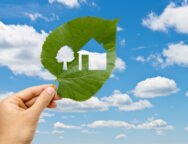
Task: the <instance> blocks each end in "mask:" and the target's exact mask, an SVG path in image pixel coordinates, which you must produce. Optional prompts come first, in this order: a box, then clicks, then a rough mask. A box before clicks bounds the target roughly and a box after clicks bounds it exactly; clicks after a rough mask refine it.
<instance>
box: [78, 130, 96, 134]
mask: <svg viewBox="0 0 188 144" xmlns="http://www.w3.org/2000/svg"><path fill="white" fill-rule="evenodd" d="M81 132H82V133H86V134H96V132H95V131H89V130H87V129H83V130H81Z"/></svg>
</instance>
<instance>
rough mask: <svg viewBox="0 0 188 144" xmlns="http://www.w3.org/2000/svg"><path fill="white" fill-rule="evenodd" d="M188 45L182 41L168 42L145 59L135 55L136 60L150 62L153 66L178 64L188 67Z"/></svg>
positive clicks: (162, 66) (163, 66)
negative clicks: (164, 46)
mask: <svg viewBox="0 0 188 144" xmlns="http://www.w3.org/2000/svg"><path fill="white" fill-rule="evenodd" d="M187 55H188V45H187V44H184V42H182V41H181V42H179V43H170V44H168V48H166V49H163V52H161V53H160V54H159V53H155V54H150V55H149V56H148V57H147V58H146V59H144V57H142V56H138V57H137V59H136V60H137V61H140V62H142V63H144V62H151V63H152V65H153V66H154V67H158V66H159V67H161V68H165V67H167V66H172V65H175V64H176V65H178V66H183V67H188V57H187Z"/></svg>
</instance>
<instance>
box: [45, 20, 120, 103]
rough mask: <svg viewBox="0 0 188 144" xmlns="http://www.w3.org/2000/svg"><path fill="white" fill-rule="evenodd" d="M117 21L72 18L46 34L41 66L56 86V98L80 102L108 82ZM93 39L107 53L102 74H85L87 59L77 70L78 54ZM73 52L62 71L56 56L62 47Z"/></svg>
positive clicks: (114, 49) (112, 64)
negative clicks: (55, 82)
mask: <svg viewBox="0 0 188 144" xmlns="http://www.w3.org/2000/svg"><path fill="white" fill-rule="evenodd" d="M118 21H119V19H116V20H105V19H102V18H97V17H83V18H76V19H74V20H72V21H69V22H67V23H65V24H63V25H61V26H60V27H58V28H57V29H55V30H54V31H53V32H51V33H50V34H49V36H48V37H47V38H46V41H45V42H44V44H43V47H42V53H41V62H42V64H43V66H44V68H46V69H47V70H48V71H49V72H50V73H52V74H53V75H55V76H56V77H57V80H58V82H59V86H58V90H57V93H58V95H59V96H60V97H63V98H71V99H73V100H76V101H84V100H87V99H89V98H90V97H91V96H93V95H95V94H96V93H97V91H99V89H100V88H101V87H102V86H103V84H104V83H105V81H106V80H107V79H108V78H109V76H110V74H111V72H112V71H113V69H114V66H115V59H116V26H117V22H118ZM92 38H93V39H95V40H96V41H97V42H98V43H99V44H101V43H102V44H103V48H104V49H105V50H106V51H107V69H106V70H88V58H87V57H83V59H82V70H79V69H78V64H79V60H78V59H79V57H78V53H77V52H78V51H79V50H80V49H82V47H83V46H84V45H85V44H86V43H87V42H89V41H90V40H91V39H92ZM66 45H67V46H69V47H71V48H72V50H73V51H74V60H73V61H72V62H68V63H67V64H68V65H67V66H68V70H63V62H62V63H58V62H57V59H56V55H57V53H58V51H59V50H60V49H61V48H62V47H63V46H66Z"/></svg>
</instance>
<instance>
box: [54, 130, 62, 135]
mask: <svg viewBox="0 0 188 144" xmlns="http://www.w3.org/2000/svg"><path fill="white" fill-rule="evenodd" d="M52 133H53V134H62V133H64V131H59V130H53V131H52Z"/></svg>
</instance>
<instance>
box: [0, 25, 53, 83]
mask: <svg viewBox="0 0 188 144" xmlns="http://www.w3.org/2000/svg"><path fill="white" fill-rule="evenodd" d="M47 35H48V34H47V33H46V32H44V31H41V32H40V33H39V32H37V31H36V30H35V29H34V28H33V27H31V26H27V25H6V24H4V23H2V22H0V53H1V57H0V66H7V67H8V68H9V69H10V70H11V71H12V72H13V73H14V74H17V75H21V74H24V75H27V76H39V77H41V78H43V79H46V80H53V79H55V77H54V76H52V75H51V74H50V73H49V72H47V71H45V70H43V67H42V65H41V63H40V53H41V49H42V44H43V42H44V40H45V38H46V36H47Z"/></svg>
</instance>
